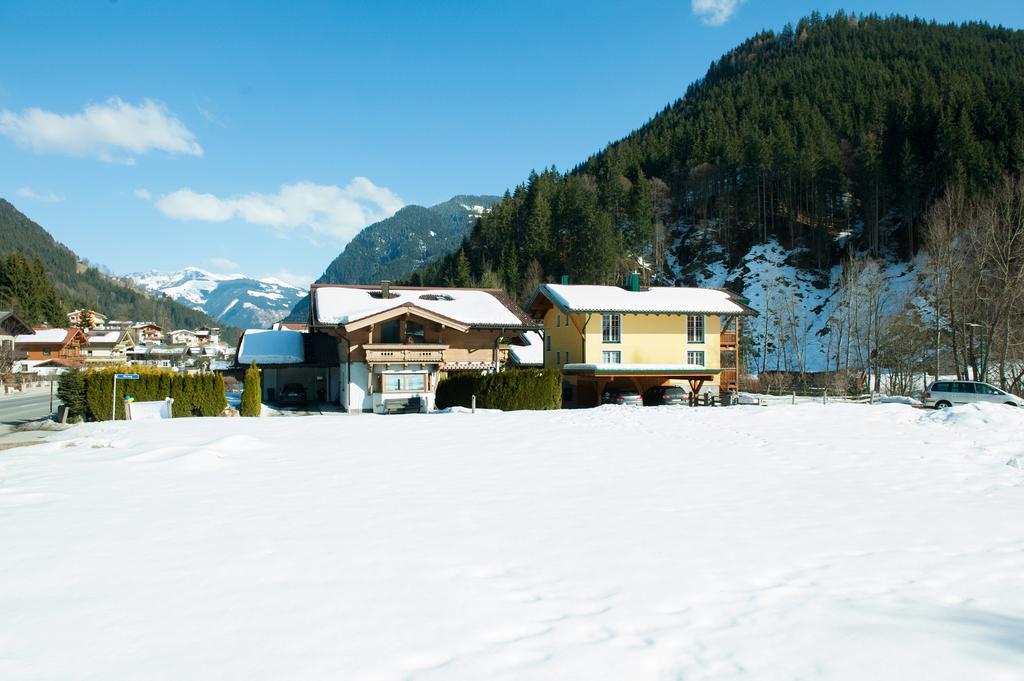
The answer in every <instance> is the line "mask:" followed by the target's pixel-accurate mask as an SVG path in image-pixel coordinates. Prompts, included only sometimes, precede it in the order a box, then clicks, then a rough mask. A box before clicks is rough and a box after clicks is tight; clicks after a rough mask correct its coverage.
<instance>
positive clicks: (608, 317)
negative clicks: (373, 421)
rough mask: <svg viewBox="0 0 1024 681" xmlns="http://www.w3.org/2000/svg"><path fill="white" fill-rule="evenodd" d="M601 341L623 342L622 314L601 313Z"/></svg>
mask: <svg viewBox="0 0 1024 681" xmlns="http://www.w3.org/2000/svg"><path fill="white" fill-rule="evenodd" d="M601 341H602V342H603V343H621V342H622V315H619V314H604V315H601Z"/></svg>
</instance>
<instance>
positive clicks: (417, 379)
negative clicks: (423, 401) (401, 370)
mask: <svg viewBox="0 0 1024 681" xmlns="http://www.w3.org/2000/svg"><path fill="white" fill-rule="evenodd" d="M405 389H406V390H408V391H410V392H412V391H416V390H426V389H427V376H426V374H409V375H408V376H406V377H405Z"/></svg>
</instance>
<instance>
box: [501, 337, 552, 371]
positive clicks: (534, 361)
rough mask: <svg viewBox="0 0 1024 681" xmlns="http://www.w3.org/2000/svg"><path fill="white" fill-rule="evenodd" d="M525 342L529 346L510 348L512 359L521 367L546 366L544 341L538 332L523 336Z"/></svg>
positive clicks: (513, 346)
mask: <svg viewBox="0 0 1024 681" xmlns="http://www.w3.org/2000/svg"><path fill="white" fill-rule="evenodd" d="M523 340H525V341H526V342H527V343H529V345H526V346H522V345H512V346H509V352H510V353H511V354H512V359H513V360H515V363H516V364H519V365H520V366H531V365H532V366H540V365H542V364H544V341H543V339H542V338H541V337H540V334H539V333H537V332H536V331H527V332H526V333H524V334H523Z"/></svg>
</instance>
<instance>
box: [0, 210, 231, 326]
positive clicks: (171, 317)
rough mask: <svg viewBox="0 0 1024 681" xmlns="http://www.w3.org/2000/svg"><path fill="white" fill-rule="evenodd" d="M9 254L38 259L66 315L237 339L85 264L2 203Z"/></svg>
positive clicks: (2, 248)
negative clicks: (92, 313)
mask: <svg viewBox="0 0 1024 681" xmlns="http://www.w3.org/2000/svg"><path fill="white" fill-rule="evenodd" d="M7 253H21V254H23V255H25V256H26V257H28V258H30V259H35V258H39V259H40V260H41V261H42V263H43V265H44V267H45V268H46V273H47V276H48V277H49V279H50V281H51V282H52V283H53V285H54V287H55V288H56V289H57V292H58V294H59V295H60V297H61V299H62V300H61V302H62V305H63V307H64V308H65V309H66V310H67V309H72V308H83V307H84V308H90V309H93V310H98V311H100V312H102V313H103V314H105V315H107V316H108V317H109V318H110V319H131V320H135V321H152V322H155V323H157V324H159V325H160V326H163V327H165V328H197V327H200V326H220V327H221V329H222V335H223V336H224V337H225V338H226V339H227V340H229V341H233V339H234V338H237V334H238V329H237V328H235V327H234V326H233V325H225V324H223V323H220V322H218V321H217V320H216V319H214V318H213V317H211V316H209V315H207V314H205V313H203V312H199V311H197V310H194V309H192V308H191V307H189V306H185V305H182V304H180V303H178V302H175V301H173V300H171V299H169V298H166V297H164V296H154V295H152V294H150V293H148V292H146V291H143V290H140V289H139V288H137V287H136V285H135V284H134V283H133V282H132V281H130V280H128V279H126V278H120V277H115V276H112V275H110V274H106V273H104V272H102V271H100V270H99V269H98V268H97V267H95V266H92V265H90V264H88V263H87V262H85V261H83V260H82V259H81V258H79V257H78V255H76V254H75V252H74V251H72V250H71V249H70V248H68V247H67V246H65V245H64V244H62V243H60V242H58V241H57V240H56V239H54V238H53V236H52V235H51V234H50V233H49V232H47V231H46V230H45V229H43V227H41V226H40V225H39V224H37V223H35V222H33V221H32V220H31V219H29V218H28V217H26V216H25V215H24V214H23V213H21V211H19V210H18V209H17V208H15V207H14V205H13V204H11V203H10V202H9V201H6V200H4V199H0V255H3V254H7Z"/></svg>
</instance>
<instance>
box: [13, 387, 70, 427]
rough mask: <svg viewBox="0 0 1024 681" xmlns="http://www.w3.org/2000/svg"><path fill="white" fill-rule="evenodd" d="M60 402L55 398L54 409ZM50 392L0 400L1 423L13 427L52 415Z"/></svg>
mask: <svg viewBox="0 0 1024 681" xmlns="http://www.w3.org/2000/svg"><path fill="white" fill-rule="evenodd" d="M58 404H59V401H58V400H57V398H56V396H54V398H53V408H54V409H56V408H57V405H58ZM50 413H51V412H50V392H49V391H40V392H34V393H30V394H28V395H18V396H16V397H3V398H0V423H4V424H8V425H13V424H18V423H22V422H24V421H34V420H36V419H41V418H45V417H47V416H49V415H50Z"/></svg>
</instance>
